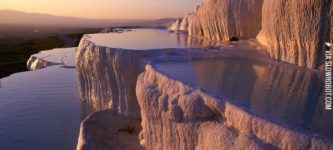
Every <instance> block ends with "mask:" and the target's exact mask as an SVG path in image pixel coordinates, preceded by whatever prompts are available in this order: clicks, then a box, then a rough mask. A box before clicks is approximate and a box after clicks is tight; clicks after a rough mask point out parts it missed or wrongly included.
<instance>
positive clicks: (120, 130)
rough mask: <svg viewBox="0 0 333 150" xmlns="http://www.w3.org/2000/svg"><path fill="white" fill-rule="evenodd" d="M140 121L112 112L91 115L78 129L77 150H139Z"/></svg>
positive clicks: (106, 111) (105, 111)
mask: <svg viewBox="0 0 333 150" xmlns="http://www.w3.org/2000/svg"><path fill="white" fill-rule="evenodd" d="M140 130H141V126H140V120H138V119H134V118H130V117H126V116H122V115H119V114H117V113H116V112H113V111H112V110H104V111H100V112H96V113H93V114H92V115H90V116H89V117H88V118H86V119H85V120H84V121H83V122H82V124H81V128H80V136H79V139H78V144H77V150H110V149H119V150H141V149H143V147H141V145H140V143H139V132H140Z"/></svg>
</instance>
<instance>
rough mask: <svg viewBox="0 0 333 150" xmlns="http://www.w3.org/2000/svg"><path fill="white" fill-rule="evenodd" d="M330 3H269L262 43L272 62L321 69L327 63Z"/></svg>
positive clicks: (305, 0) (292, 0)
mask: <svg viewBox="0 0 333 150" xmlns="http://www.w3.org/2000/svg"><path fill="white" fill-rule="evenodd" d="M329 3H330V2H329V0H319V1H318V0H302V1H299V0H265V1H264V4H263V14H262V16H263V19H262V30H261V34H259V36H258V39H259V41H260V42H262V43H263V44H265V45H267V47H268V52H269V53H270V56H271V57H272V58H275V59H278V60H281V61H284V62H288V63H291V64H296V65H298V66H303V67H308V68H314V69H317V68H319V67H320V66H321V65H322V63H323V57H324V56H323V46H325V45H324V42H327V41H330V40H329V39H330V28H332V26H331V25H330V24H329V21H330V20H331V19H332V15H329V9H330V8H329V7H330V5H329ZM331 5H332V4H331ZM331 11H332V10H331ZM331 36H332V34H331Z"/></svg>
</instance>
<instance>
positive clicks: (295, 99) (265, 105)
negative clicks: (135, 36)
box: [157, 59, 333, 138]
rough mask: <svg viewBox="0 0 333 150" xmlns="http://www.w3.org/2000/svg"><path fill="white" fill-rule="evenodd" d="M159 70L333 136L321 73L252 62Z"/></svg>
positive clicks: (332, 118)
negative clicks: (326, 108)
mask: <svg viewBox="0 0 333 150" xmlns="http://www.w3.org/2000/svg"><path fill="white" fill-rule="evenodd" d="M157 69H158V70H159V71H161V72H164V73H166V74H167V75H170V76H171V77H173V78H175V79H178V80H181V81H184V82H186V83H188V84H191V85H193V86H196V87H198V88H201V89H205V90H207V91H208V92H210V93H211V94H213V95H215V96H218V97H224V98H227V99H228V100H230V101H232V102H234V103H236V104H239V105H241V106H243V107H244V108H246V109H247V110H249V111H250V112H254V113H256V114H258V115H261V116H263V117H266V118H269V119H272V120H274V121H276V122H279V123H282V124H287V125H289V126H290V127H293V128H298V129H300V130H304V131H306V132H310V133H316V134H320V135H323V136H326V137H330V138H333V112H332V111H327V110H325V105H324V103H325V101H324V92H323V86H324V85H323V84H324V83H323V78H322V75H320V74H318V73H313V72H310V71H306V70H300V69H295V68H288V67H282V66H278V65H272V64H265V63H259V62H255V61H251V60H247V59H212V60H197V61H191V62H168V63H161V64H157Z"/></svg>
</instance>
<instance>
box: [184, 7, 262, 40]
mask: <svg viewBox="0 0 333 150" xmlns="http://www.w3.org/2000/svg"><path fill="white" fill-rule="evenodd" d="M262 3H263V0H205V1H204V2H203V4H202V5H200V6H198V8H197V9H196V11H195V12H194V13H191V14H188V15H186V16H185V17H184V19H183V22H182V23H181V26H180V29H179V30H188V32H189V34H190V35H202V36H205V37H208V38H210V39H213V40H220V41H227V40H229V39H230V38H231V37H238V38H240V39H248V38H255V37H256V35H257V34H258V32H259V31H260V29H261V7H262ZM186 28H187V29H186Z"/></svg>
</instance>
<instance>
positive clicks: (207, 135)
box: [136, 65, 332, 150]
mask: <svg viewBox="0 0 333 150" xmlns="http://www.w3.org/2000/svg"><path fill="white" fill-rule="evenodd" d="M136 92H137V97H138V101H139V104H140V108H141V116H142V123H141V125H142V127H143V130H142V132H141V133H140V143H141V145H143V146H144V147H145V148H146V149H210V150H214V149H216V150H218V149H219V150H220V149H277V148H278V149H290V150H291V149H313V150H315V149H322V150H325V149H331V148H332V143H325V142H324V141H323V140H321V139H319V138H317V137H312V136H309V135H307V134H302V133H300V132H297V131H295V130H291V129H289V128H287V127H284V126H283V125H278V124H275V123H272V122H270V121H267V120H264V119H262V118H260V117H257V116H255V115H253V114H251V113H249V112H247V111H245V110H243V109H242V108H240V107H238V106H236V105H234V104H232V103H230V102H229V101H227V100H222V99H217V98H214V97H212V96H210V95H207V94H206V93H204V92H202V91H201V90H198V89H196V88H193V87H191V86H189V85H186V84H184V83H182V82H180V81H178V80H174V79H172V78H170V77H168V76H166V75H163V74H162V73H160V72H158V71H156V70H155V69H154V67H153V66H150V65H148V66H146V72H145V73H143V74H141V75H140V76H139V78H138V82H137V87H136Z"/></svg>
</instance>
